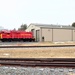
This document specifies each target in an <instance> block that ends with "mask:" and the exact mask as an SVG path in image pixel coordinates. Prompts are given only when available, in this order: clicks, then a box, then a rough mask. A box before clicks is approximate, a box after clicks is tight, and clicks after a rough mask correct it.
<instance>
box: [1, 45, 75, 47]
mask: <svg viewBox="0 0 75 75" xmlns="http://www.w3.org/2000/svg"><path fill="white" fill-rule="evenodd" d="M42 47H75V45H51V46H8V45H6V46H0V48H42Z"/></svg>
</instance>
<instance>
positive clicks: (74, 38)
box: [73, 30, 75, 41]
mask: <svg viewBox="0 0 75 75" xmlns="http://www.w3.org/2000/svg"><path fill="white" fill-rule="evenodd" d="M73 41H75V30H73Z"/></svg>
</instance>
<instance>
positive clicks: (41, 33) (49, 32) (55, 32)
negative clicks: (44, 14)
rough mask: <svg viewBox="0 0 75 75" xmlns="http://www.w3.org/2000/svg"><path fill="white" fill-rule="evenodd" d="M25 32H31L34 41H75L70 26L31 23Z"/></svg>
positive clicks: (72, 28) (73, 30)
mask: <svg viewBox="0 0 75 75" xmlns="http://www.w3.org/2000/svg"><path fill="white" fill-rule="evenodd" d="M26 31H32V32H33V37H34V38H35V40H36V41H75V28H74V27H71V26H64V25H63V26H61V25H48V24H35V23H31V24H30V25H29V26H28V28H27V29H26Z"/></svg>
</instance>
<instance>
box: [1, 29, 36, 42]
mask: <svg viewBox="0 0 75 75" xmlns="http://www.w3.org/2000/svg"><path fill="white" fill-rule="evenodd" d="M0 40H1V41H2V42H5V41H9V42H11V41H35V39H34V37H33V33H32V32H25V31H15V30H12V31H8V30H2V31H0Z"/></svg>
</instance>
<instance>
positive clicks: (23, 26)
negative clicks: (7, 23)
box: [18, 24, 27, 30]
mask: <svg viewBox="0 0 75 75" xmlns="http://www.w3.org/2000/svg"><path fill="white" fill-rule="evenodd" d="M26 29H27V24H22V25H21V26H20V28H18V30H26Z"/></svg>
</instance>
